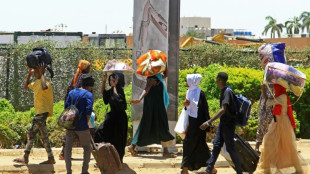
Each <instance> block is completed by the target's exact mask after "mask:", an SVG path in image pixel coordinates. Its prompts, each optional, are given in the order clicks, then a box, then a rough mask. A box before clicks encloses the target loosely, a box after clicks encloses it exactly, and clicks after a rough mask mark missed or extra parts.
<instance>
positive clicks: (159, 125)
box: [128, 67, 176, 158]
mask: <svg viewBox="0 0 310 174" xmlns="http://www.w3.org/2000/svg"><path fill="white" fill-rule="evenodd" d="M167 76H168V67H167V68H166V69H165V71H164V73H163V75H162V74H161V73H159V74H156V75H154V76H151V77H148V78H147V85H146V88H145V90H144V91H143V92H142V94H141V96H140V98H139V100H131V103H132V104H138V103H140V102H141V100H142V99H144V103H143V114H142V119H141V122H140V124H139V126H138V129H137V131H136V134H135V135H134V137H133V140H132V141H131V145H130V146H128V150H129V151H130V153H131V155H133V156H135V155H136V153H135V147H136V146H147V145H150V144H161V145H162V147H163V148H164V151H163V157H167V158H175V157H176V155H174V154H173V153H169V151H168V146H169V145H172V144H173V139H174V137H173V136H172V135H171V133H170V132H169V125H168V117H167V111H166V108H167V107H168V104H169V96H168V92H167V89H166V87H165V86H164V82H163V79H164V78H166V77H167Z"/></svg>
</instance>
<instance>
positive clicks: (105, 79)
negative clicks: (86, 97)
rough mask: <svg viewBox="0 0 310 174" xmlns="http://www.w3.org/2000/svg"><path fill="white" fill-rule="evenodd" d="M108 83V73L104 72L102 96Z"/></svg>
mask: <svg viewBox="0 0 310 174" xmlns="http://www.w3.org/2000/svg"><path fill="white" fill-rule="evenodd" d="M106 81H107V73H106V72H103V76H102V86H101V94H103V91H104V90H105V84H106Z"/></svg>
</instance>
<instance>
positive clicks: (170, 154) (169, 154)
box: [163, 153, 177, 158]
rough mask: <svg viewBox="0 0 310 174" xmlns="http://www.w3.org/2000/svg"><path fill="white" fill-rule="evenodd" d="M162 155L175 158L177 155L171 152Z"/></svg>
mask: <svg viewBox="0 0 310 174" xmlns="http://www.w3.org/2000/svg"><path fill="white" fill-rule="evenodd" d="M163 157H164V158H176V157H177V155H175V154H173V153H163Z"/></svg>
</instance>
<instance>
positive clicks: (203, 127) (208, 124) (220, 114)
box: [200, 104, 227, 130]
mask: <svg viewBox="0 0 310 174" xmlns="http://www.w3.org/2000/svg"><path fill="white" fill-rule="evenodd" d="M226 109H227V104H224V105H222V107H221V109H220V110H219V112H218V113H217V114H216V115H215V116H214V117H213V118H211V119H210V120H208V121H206V122H204V123H203V124H202V125H201V126H200V129H202V130H205V129H206V128H207V127H209V126H210V125H211V123H212V122H213V121H214V120H216V119H218V118H220V117H221V116H222V115H223V114H224V113H225V111H226Z"/></svg>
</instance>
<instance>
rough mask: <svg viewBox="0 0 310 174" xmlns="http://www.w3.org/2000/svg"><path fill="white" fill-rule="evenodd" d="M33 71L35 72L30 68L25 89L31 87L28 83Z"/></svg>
mask: <svg viewBox="0 0 310 174" xmlns="http://www.w3.org/2000/svg"><path fill="white" fill-rule="evenodd" d="M32 73H33V69H31V68H28V76H27V78H26V81H25V82H24V89H29V87H28V85H29V80H30V77H31V75H32Z"/></svg>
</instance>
